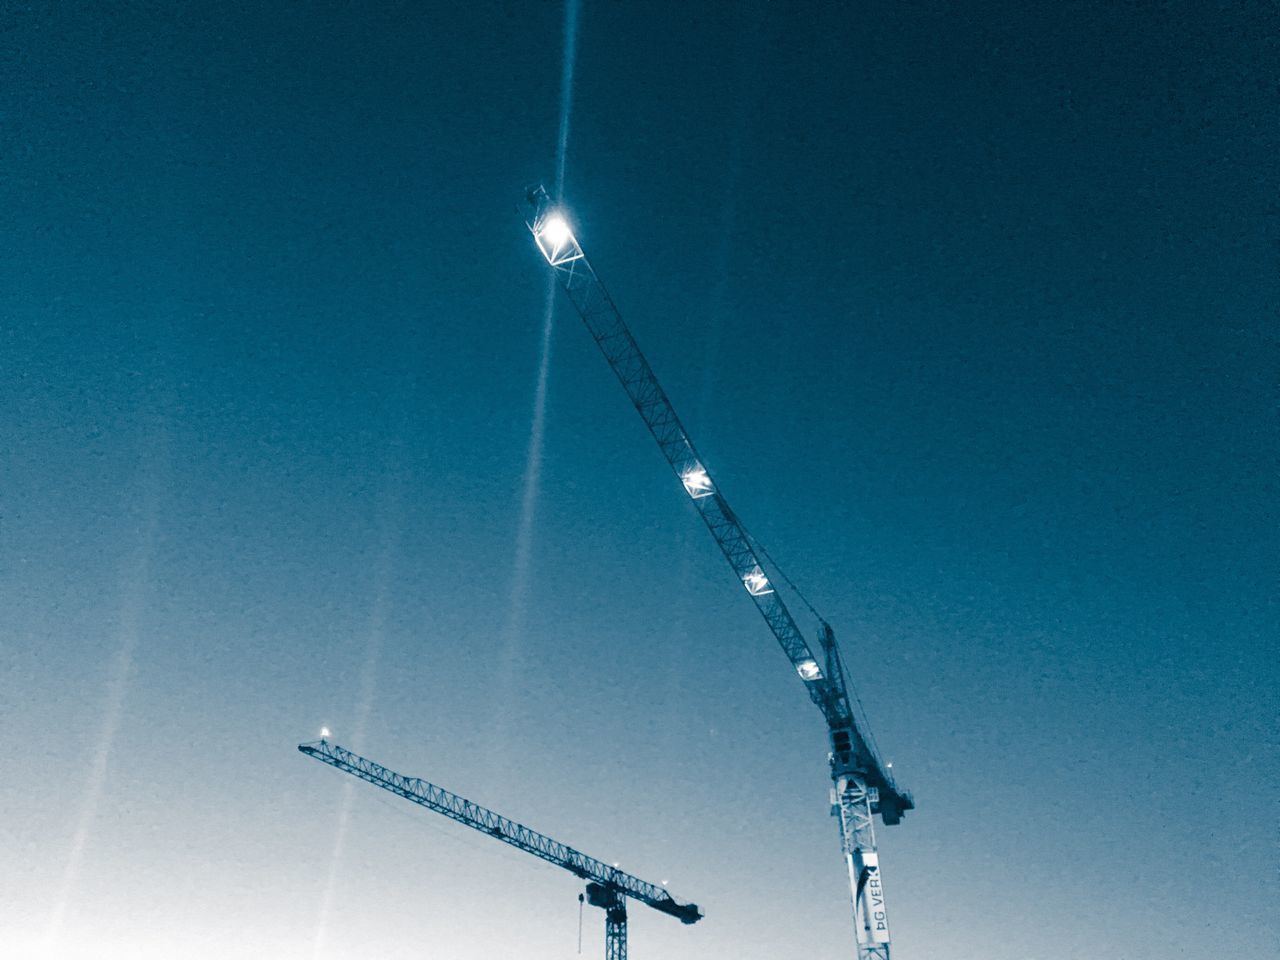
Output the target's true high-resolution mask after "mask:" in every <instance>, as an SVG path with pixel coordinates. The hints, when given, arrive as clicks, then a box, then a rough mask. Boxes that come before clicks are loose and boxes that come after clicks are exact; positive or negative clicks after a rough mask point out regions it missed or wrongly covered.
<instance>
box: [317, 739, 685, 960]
mask: <svg viewBox="0 0 1280 960" xmlns="http://www.w3.org/2000/svg"><path fill="white" fill-rule="evenodd" d="M298 749H299V750H300V751H301V752H302V753H304V754H306V755H307V756H309V757H312V758H314V759H316V760H319V761H321V762H322V763H327V764H329V766H331V767H336V768H337V769H338V770H341V771H343V772H344V773H349V774H351V775H352V776H354V777H359V778H360V779H361V780H364V781H365V782H367V783H371V784H373V785H374V786H375V787H381V788H382V789H383V790H387V791H389V792H391V793H394V794H396V795H397V796H401V797H404V799H406V800H409V801H412V802H413V803H416V804H419V805H421V806H424V807H426V808H427V809H428V810H434V811H435V812H436V813H439V814H443V815H444V816H446V817H448V818H449V819H450V820H456V821H458V823H462V824H465V825H466V826H468V827H471V828H472V829H473V830H479V831H480V832H481V833H484V834H487V835H489V836H491V837H493V838H494V839H496V840H501V841H502V842H503V843H507V844H510V845H511V846H513V847H516V848H517V849H520V850H523V851H524V852H525V853H531V854H533V855H534V856H535V857H538V858H540V859H542V860H545V861H547V862H548V863H554V864H555V865H556V866H557V867H562V868H563V869H565V870H568V871H569V872H570V873H572V874H574V875H575V876H577V877H580V878H581V879H583V880H587V881H589V882H588V883H587V901H588V902H589V903H591V904H592V905H593V906H597V907H601V908H603V909H604V911H605V958H606V960H626V957H627V906H626V899H627V898H628V897H629V898H631V899H632V900H636V901H638V902H640V903H643V904H645V905H646V906H649V907H652V908H653V909H654V910H658V911H660V912H661V913H665V914H668V915H670V916H673V917H675V918H676V919H677V920H679V921H680V922H681V923H686V924H689V923H697V922H698V921H699V920H701V919H702V912H701V911H700V910H699V909H698V906H697V904H693V903H681V902H680V901H678V900H676V899H675V898H674V897H673V896H671V894H669V893H667V891H666V888H664V887H661V886H659V885H657V884H653V883H649V882H648V881H646V880H641V879H640V878H639V877H635V876H632V875H631V874H629V873H627V872H625V871H623V870H619V869H618V868H617V867H614V866H611V865H610V864H607V863H605V862H603V861H601V860H597V859H596V858H595V857H589V856H587V855H586V854H585V853H582V852H580V851H578V850H575V849H573V847H570V846H568V845H566V844H563V843H561V842H560V841H558V840H553V839H551V838H550V837H548V836H545V835H544V834H541V833H538V832H537V831H536V830H531V829H529V828H528V827H526V826H524V825H523V824H520V823H516V822H515V821H514V820H511V819H509V818H507V817H504V816H502V815H501V814H499V813H494V812H493V811H492V810H489V809H487V808H486V807H482V806H480V805H479V804H478V803H473V802H472V801H470V800H468V799H466V798H465V797H460V796H458V795H457V794H456V793H451V792H450V791H448V790H446V789H444V787H438V786H436V785H435V784H434V783H428V782H427V781H426V780H422V779H420V778H418V777H406V776H404V775H403V774H400V773H396V772H395V771H394V770H388V769H387V768H386V767H384V766H382V765H381V764H379V763H375V762H374V761H372V760H369V759H368V758H366V757H362V756H360V755H359V754H356V753H352V752H351V751H350V750H347V749H345V748H344V747H340V746H338V745H337V744H335V743H330V742H329V741H328V740H316V741H313V742H311V743H301V744H299V745H298Z"/></svg>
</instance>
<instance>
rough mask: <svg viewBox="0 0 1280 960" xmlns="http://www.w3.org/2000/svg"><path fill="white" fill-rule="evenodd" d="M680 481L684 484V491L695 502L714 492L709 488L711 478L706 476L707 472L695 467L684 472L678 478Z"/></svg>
mask: <svg viewBox="0 0 1280 960" xmlns="http://www.w3.org/2000/svg"><path fill="white" fill-rule="evenodd" d="M680 480H681V482H683V483H684V489H685V491H686V492H687V493H688V494H689V496H691V497H693V499H695V500H698V499H701V498H702V497H709V496H711V494H712V493H713V492H714V491H713V489H712V487H711V478H710V477H709V476H707V471H706V470H704V469H702V467H699V466H697V465H694V466H692V467H690V468H689V469H688V470H686V471H685V472H684V473H683V474H682V475H681V476H680Z"/></svg>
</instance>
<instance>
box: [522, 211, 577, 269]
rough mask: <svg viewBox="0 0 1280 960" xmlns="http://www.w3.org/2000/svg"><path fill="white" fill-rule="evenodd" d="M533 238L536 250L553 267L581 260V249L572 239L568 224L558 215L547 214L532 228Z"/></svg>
mask: <svg viewBox="0 0 1280 960" xmlns="http://www.w3.org/2000/svg"><path fill="white" fill-rule="evenodd" d="M533 238H534V239H535V240H536V241H537V242H538V249H539V250H541V251H542V255H543V256H544V257H546V258H547V263H549V264H551V265H552V266H553V267H562V266H564V265H565V264H566V263H572V262H573V261H574V260H581V259H582V248H581V247H580V246H578V241H577V240H576V239H574V236H573V231H572V230H571V229H569V224H568V222H567V221H566V220H565V218H564V217H562V216H561V215H560V214H558V213H548V214H547V215H546V216H545V217H543V218H542V220H541V221H540V222H539V223H538V224H537V226H536V227H534V230H533Z"/></svg>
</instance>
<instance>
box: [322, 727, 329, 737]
mask: <svg viewBox="0 0 1280 960" xmlns="http://www.w3.org/2000/svg"><path fill="white" fill-rule="evenodd" d="M328 737H329V728H328V727H321V728H320V739H321V740H325V739H328Z"/></svg>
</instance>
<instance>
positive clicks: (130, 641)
mask: <svg viewBox="0 0 1280 960" xmlns="http://www.w3.org/2000/svg"><path fill="white" fill-rule="evenodd" d="M158 445H161V446H162V443H161V444H157V442H156V441H155V440H154V439H152V440H151V442H150V444H149V445H147V446H144V448H143V450H142V468H141V472H140V475H139V486H141V487H142V493H141V496H140V497H139V498H138V501H139V502H140V504H141V508H140V510H139V513H140V514H141V516H140V520H141V523H140V525H139V531H138V539H137V544H136V546H135V547H134V549H133V551H132V554H131V555H130V556H129V558H128V559H127V560H126V561H125V562H124V564H123V565H122V567H121V573H120V608H119V627H118V632H117V637H116V639H117V644H116V650H115V654H114V655H113V656H112V658H111V664H110V667H109V668H108V671H107V681H106V699H105V703H104V705H103V710H102V722H101V723H100V724H99V725H98V738H97V742H96V743H95V745H94V751H93V760H92V763H91V765H90V767H89V777H88V779H87V781H86V782H85V788H84V797H83V798H82V800H81V801H80V810H79V812H78V813H77V815H76V825H75V829H74V831H73V832H72V836H71V847H70V850H69V851H68V853H67V861H66V863H65V865H64V866H63V870H62V877H61V879H60V880H59V883H58V891H57V894H56V896H55V898H54V903H53V908H52V909H51V910H50V913H49V921H48V925H47V927H46V930H45V938H44V947H45V949H46V950H47V951H49V953H50V954H51V955H56V954H57V953H58V950H59V947H60V945H61V943H62V934H63V928H64V924H65V921H66V915H67V909H68V906H69V905H70V902H71V899H72V896H73V894H74V892H75V889H76V885H77V882H78V880H79V878H80V868H81V865H82V864H83V862H84V855H85V850H86V848H87V847H88V846H89V843H90V840H91V834H92V830H93V823H94V820H95V819H96V818H97V815H98V808H99V806H100V805H101V803H102V791H103V787H104V785H105V783H106V777H107V769H108V767H109V766H110V763H111V756H112V753H113V751H114V750H115V744H116V737H117V735H118V734H119V732H120V721H121V718H122V717H123V716H124V706H125V700H126V697H127V695H128V690H129V683H130V681H131V679H132V675H133V665H134V660H135V655H136V651H137V648H138V640H139V636H140V634H141V630H142V613H143V610H144V608H145V605H146V602H147V590H148V585H149V580H150V575H151V561H152V557H153V556H154V554H155V544H156V536H157V532H158V529H159V520H160V518H159V492H158V491H159V482H160V476H159V474H160V472H161V471H163V470H165V467H166V466H167V458H164V457H157V454H159V453H161V451H160V450H157V446H158Z"/></svg>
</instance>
